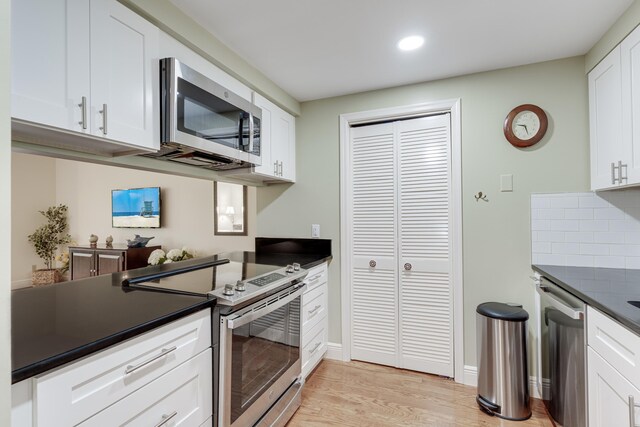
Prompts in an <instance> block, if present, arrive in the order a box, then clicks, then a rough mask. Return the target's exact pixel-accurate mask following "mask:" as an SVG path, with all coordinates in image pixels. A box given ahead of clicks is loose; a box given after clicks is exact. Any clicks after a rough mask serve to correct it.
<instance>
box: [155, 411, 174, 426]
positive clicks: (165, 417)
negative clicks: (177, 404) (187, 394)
mask: <svg viewBox="0 0 640 427" xmlns="http://www.w3.org/2000/svg"><path fill="white" fill-rule="evenodd" d="M176 415H178V411H173V412H172V413H170V414H169V415H163V416H162V421H160V422H159V423H158V424H156V425H155V427H161V426H163V425H165V424H166V423H168V422H169V420H170V419H171V418H173V417H175V416H176Z"/></svg>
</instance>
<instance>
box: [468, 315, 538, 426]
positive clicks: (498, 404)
mask: <svg viewBox="0 0 640 427" xmlns="http://www.w3.org/2000/svg"><path fill="white" fill-rule="evenodd" d="M528 319H529V313H527V312H526V310H524V309H523V308H522V306H517V305H512V304H502V303H499V302H487V303H484V304H480V305H479V306H478V308H477V309H476V329H477V335H476V339H477V348H478V396H477V397H476V401H477V402H478V405H479V406H480V409H482V410H483V411H484V412H486V413H488V414H490V415H495V416H498V417H500V418H504V419H507V420H516V421H519V420H526V419H528V418H529V417H531V403H530V400H529V370H528V367H527V320H528Z"/></svg>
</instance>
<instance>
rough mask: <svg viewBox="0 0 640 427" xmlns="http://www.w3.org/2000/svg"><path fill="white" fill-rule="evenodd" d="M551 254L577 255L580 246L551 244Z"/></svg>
mask: <svg viewBox="0 0 640 427" xmlns="http://www.w3.org/2000/svg"><path fill="white" fill-rule="evenodd" d="M551 253H553V254H563V255H568V254H571V255H578V254H580V244H579V243H552V244H551Z"/></svg>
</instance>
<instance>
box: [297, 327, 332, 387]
mask: <svg viewBox="0 0 640 427" xmlns="http://www.w3.org/2000/svg"><path fill="white" fill-rule="evenodd" d="M302 343H303V346H302V377H303V378H304V377H306V376H307V375H309V373H310V372H311V371H312V370H313V368H315V367H316V365H317V364H318V362H320V360H322V358H323V357H324V354H325V353H326V352H327V318H326V317H325V318H324V319H322V321H320V322H319V323H318V324H317V325H316V326H314V327H313V328H312V329H311V330H310V331H309V332H308V333H307V334H305V336H304V337H303V339H302Z"/></svg>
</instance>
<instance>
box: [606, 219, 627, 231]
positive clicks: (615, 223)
mask: <svg viewBox="0 0 640 427" xmlns="http://www.w3.org/2000/svg"><path fill="white" fill-rule="evenodd" d="M609 231H621V232H625V231H627V221H625V220H617V219H616V220H611V221H609Z"/></svg>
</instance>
